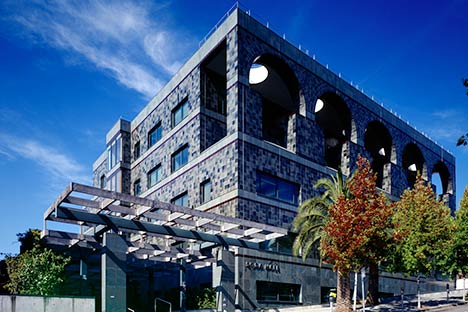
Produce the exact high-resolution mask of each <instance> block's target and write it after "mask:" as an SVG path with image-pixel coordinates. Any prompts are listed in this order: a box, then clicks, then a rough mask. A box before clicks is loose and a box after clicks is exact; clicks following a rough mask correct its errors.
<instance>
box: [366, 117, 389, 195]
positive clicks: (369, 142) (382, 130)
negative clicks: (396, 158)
mask: <svg viewBox="0 0 468 312" xmlns="http://www.w3.org/2000/svg"><path fill="white" fill-rule="evenodd" d="M392 144H393V141H392V137H391V135H390V132H388V129H387V128H386V127H385V126H384V125H383V124H382V123H381V122H379V121H376V120H374V121H371V122H370V123H369V124H368V125H367V128H366V130H365V133H364V147H365V148H366V150H367V151H368V152H369V153H370V156H371V168H372V170H373V171H374V172H375V173H376V174H377V180H376V185H377V187H379V188H383V185H384V179H387V178H389V177H387V176H386V174H385V172H384V168H385V165H386V164H388V163H389V162H390V160H391V156H392Z"/></svg>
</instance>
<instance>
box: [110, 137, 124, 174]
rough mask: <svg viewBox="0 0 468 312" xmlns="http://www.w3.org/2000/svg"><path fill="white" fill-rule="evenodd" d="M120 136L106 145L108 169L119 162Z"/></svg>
mask: <svg viewBox="0 0 468 312" xmlns="http://www.w3.org/2000/svg"><path fill="white" fill-rule="evenodd" d="M120 160H121V159H120V138H118V139H115V140H114V141H112V142H111V143H110V145H109V146H108V147H107V164H108V168H109V170H110V169H112V168H114V166H115V165H117V164H118V163H119V162H120Z"/></svg>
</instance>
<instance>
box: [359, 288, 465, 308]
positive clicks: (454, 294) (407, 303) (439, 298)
mask: <svg viewBox="0 0 468 312" xmlns="http://www.w3.org/2000/svg"><path fill="white" fill-rule="evenodd" d="M464 292H466V291H463V290H452V291H450V293H449V300H448V301H447V293H446V292H436V293H430V294H421V309H418V298H417V296H415V295H410V296H404V300H403V305H402V302H401V297H399V296H398V297H392V298H387V299H385V300H384V301H383V303H382V304H379V305H377V306H375V307H373V308H371V309H368V310H370V311H381V312H390V311H431V310H434V311H435V310H436V309H438V308H441V307H447V306H452V305H461V304H467V303H468V302H465V301H463V293H464ZM467 311H468V306H467Z"/></svg>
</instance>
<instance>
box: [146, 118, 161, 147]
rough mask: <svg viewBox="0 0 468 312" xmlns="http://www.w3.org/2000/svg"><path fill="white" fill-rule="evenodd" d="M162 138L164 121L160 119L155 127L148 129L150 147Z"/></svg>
mask: <svg viewBox="0 0 468 312" xmlns="http://www.w3.org/2000/svg"><path fill="white" fill-rule="evenodd" d="M153 134H156V135H155V137H156V138H155V140H154V142H153V140H152V138H153ZM161 138H162V123H161V121H159V122H158V123H157V124H156V125H155V126H154V127H153V128H151V130H150V131H148V149H149V148H150V147H152V146H153V145H156V143H157V142H158V141H159V140H161Z"/></svg>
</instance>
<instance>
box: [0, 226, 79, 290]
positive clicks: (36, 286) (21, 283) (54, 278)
mask: <svg viewBox="0 0 468 312" xmlns="http://www.w3.org/2000/svg"><path fill="white" fill-rule="evenodd" d="M18 240H19V241H20V242H21V243H22V244H21V252H20V254H19V255H17V256H7V257H6V259H5V260H6V264H7V271H8V277H9V282H8V283H7V284H6V288H7V289H8V290H9V291H10V292H12V293H15V294H20V295H54V294H57V292H58V287H59V286H60V284H61V283H62V282H63V273H64V270H65V267H66V266H67V264H68V263H69V262H70V258H68V257H64V256H62V255H60V254H56V253H54V252H53V251H52V250H50V249H47V248H45V247H43V246H42V245H41V244H40V232H39V230H31V229H30V230H29V231H28V232H26V233H21V234H18Z"/></svg>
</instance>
